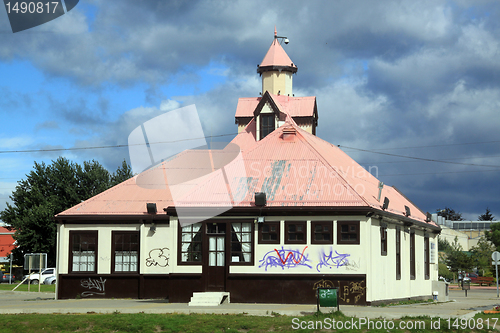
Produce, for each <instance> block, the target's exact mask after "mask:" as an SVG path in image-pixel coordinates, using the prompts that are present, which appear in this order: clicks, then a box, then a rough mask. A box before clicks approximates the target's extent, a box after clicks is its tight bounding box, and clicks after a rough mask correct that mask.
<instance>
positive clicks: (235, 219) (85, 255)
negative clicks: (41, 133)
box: [56, 33, 440, 305]
mask: <svg viewBox="0 0 500 333" xmlns="http://www.w3.org/2000/svg"><path fill="white" fill-rule="evenodd" d="M279 39H280V37H278V36H277V34H276V33H275V37H274V40H273V42H272V44H271V46H270V49H269V51H268V52H267V54H266V56H265V57H264V60H263V61H262V63H261V64H260V66H259V67H258V69H257V72H258V73H259V74H260V75H261V76H262V91H263V93H262V96H261V97H258V98H242V99H240V100H239V103H238V107H237V110H236V123H237V125H238V132H239V134H238V135H237V136H236V137H235V138H234V139H233V140H232V142H231V143H232V144H233V147H234V146H237V147H238V153H239V154H238V156H240V157H241V159H237V158H235V159H232V160H225V161H224V163H223V166H222V167H214V165H215V164H216V163H215V162H214V161H215V157H214V156H216V154H217V152H215V151H213V150H187V151H184V152H182V153H180V154H178V155H177V156H175V157H174V158H171V159H169V160H167V161H164V162H162V163H161V164H160V165H158V166H157V167H155V168H152V169H149V170H147V171H145V172H143V173H142V174H141V175H139V176H138V177H134V178H132V179H129V180H127V181H125V182H123V183H121V184H119V185H117V186H115V187H113V188H111V189H109V190H108V191H105V192H103V193H101V194H99V195H97V196H95V197H93V198H91V199H89V200H87V201H85V202H82V203H80V204H79V205H77V206H74V207H72V208H70V209H68V210H66V211H64V212H62V213H60V214H58V215H57V216H56V221H57V223H58V242H57V243H58V248H57V260H58V264H57V266H58V289H57V297H59V298H75V297H80V296H81V297H108V298H109V297H129V298H168V299H169V301H170V302H188V301H189V300H190V299H191V297H192V296H193V293H194V292H208V291H214V292H220V294H218V295H219V299H218V301H217V302H220V301H221V300H222V299H223V298H224V297H230V300H231V302H236V303H238V302H241V303H244V302H252V303H253V302H262V303H306V304H307V303H315V302H316V299H315V290H316V288H318V287H333V286H336V287H339V288H340V292H339V295H340V300H341V304H357V305H369V304H374V303H378V302H384V301H389V300H390V301H393V300H401V299H405V300H407V299H409V298H410V299H419V298H430V297H431V295H432V292H433V281H437V251H436V250H437V238H436V236H437V234H438V233H439V232H440V227H439V226H438V225H437V224H436V223H434V222H432V221H431V220H430V217H429V216H428V215H426V214H424V213H423V212H422V211H420V210H419V209H418V208H417V207H416V206H415V205H414V204H413V203H412V202H411V201H410V200H408V199H407V198H406V197H405V196H404V195H403V194H402V193H400V192H399V191H398V190H397V189H396V188H395V187H391V186H384V185H383V184H382V183H381V182H379V181H378V180H377V179H376V178H375V177H374V176H373V175H371V174H370V173H369V172H367V171H366V170H365V169H363V168H362V167H361V166H360V165H359V164H357V163H356V162H355V161H354V160H353V159H351V158H350V157H349V156H348V155H347V154H345V153H344V152H343V151H342V150H340V149H339V148H338V147H336V146H334V145H332V144H330V143H328V142H326V141H324V140H322V139H320V138H318V137H317V136H316V135H315V133H316V130H315V129H316V126H317V122H318V111H317V105H316V98H315V97H295V96H293V93H292V86H293V85H292V80H293V74H294V73H295V72H296V71H297V66H296V65H295V64H293V63H292V62H291V60H290V58H289V57H288V55H287V54H286V52H285V51H284V49H283V48H282V46H281V45H280V43H279ZM223 152H224V150H223ZM205 158H208V159H209V160H210V162H209V165H210V163H211V165H212V170H210V171H212V172H210V173H208V174H206V173H204V176H202V177H200V178H199V180H198V182H197V183H196V184H195V185H193V186H191V187H189V189H188V190H186V191H185V192H183V193H182V199H181V200H173V198H172V193H171V191H170V190H169V188H172V186H170V187H169V186H166V187H164V188H162V187H161V186H160V187H158V188H154V189H147V188H145V187H143V186H140V185H139V184H138V181H137V180H138V179H139V177H142V178H145V179H147V178H148V177H150V178H151V179H158V178H155V177H160V178H162V177H163V175H165V174H166V173H167V172H170V171H171V170H178V169H179V166H180V165H184V166H185V165H189V166H190V168H191V169H196V168H197V166H198V165H199V163H200V161H201V160H203V159H205ZM241 165H244V170H245V174H244V176H241V175H240V174H237V173H234V170H235V169H237V168H241ZM195 171H197V169H196V170H195ZM180 172H182V170H181V171H180ZM190 172H194V171H193V170H190ZM155 175H156V176H155ZM158 175H159V176H158ZM235 175H236V176H235ZM162 179H164V178H162ZM187 182H188V183H189V180H188V181H187ZM227 200H230V204H231V205H230V207H229V208H227V207H226V209H225V210H221V209H220V207H221V206H224V205H226V203H227ZM181 210H182V211H183V212H188V215H187V216H186V215H184V216H183V217H182V219H181V218H180V215H179V214H178V212H179V211H181ZM208 211H210V213H208V214H207V212H208ZM190 219H192V220H190ZM192 222H194V223H192ZM200 295H201V296H200ZM198 296H200V297H202V296H203V294H197V296H196V297H195V299H194V300H193V302H195V300H196V298H197V297H198Z"/></svg>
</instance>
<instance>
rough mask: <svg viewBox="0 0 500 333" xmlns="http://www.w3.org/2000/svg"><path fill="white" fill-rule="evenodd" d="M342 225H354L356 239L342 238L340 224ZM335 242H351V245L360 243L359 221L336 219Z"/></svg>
mask: <svg viewBox="0 0 500 333" xmlns="http://www.w3.org/2000/svg"><path fill="white" fill-rule="evenodd" d="M344 225H349V226H352V225H354V226H356V235H357V237H356V240H355V241H352V240H342V234H343V233H342V226H344ZM351 233H352V232H348V234H351ZM344 234H345V233H344ZM337 244H353V245H359V244H361V230H360V221H337Z"/></svg>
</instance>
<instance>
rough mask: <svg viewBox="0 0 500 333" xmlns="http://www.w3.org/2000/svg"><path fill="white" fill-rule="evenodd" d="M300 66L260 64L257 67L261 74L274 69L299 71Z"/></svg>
mask: <svg viewBox="0 0 500 333" xmlns="http://www.w3.org/2000/svg"><path fill="white" fill-rule="evenodd" d="M297 70H298V67H296V66H275V65H272V66H259V67H257V73H259V74H261V75H262V73H264V72H272V71H275V72H276V71H278V72H282V71H285V72H291V73H297Z"/></svg>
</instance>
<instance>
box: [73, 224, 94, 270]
mask: <svg viewBox="0 0 500 333" xmlns="http://www.w3.org/2000/svg"><path fill="white" fill-rule="evenodd" d="M82 234H87V235H93V236H95V253H94V270H92V271H74V270H73V242H74V240H73V236H75V235H82ZM98 251H99V232H98V231H97V230H70V231H69V258H68V272H69V273H70V274H85V273H93V274H97V259H98V258H99V256H98Z"/></svg>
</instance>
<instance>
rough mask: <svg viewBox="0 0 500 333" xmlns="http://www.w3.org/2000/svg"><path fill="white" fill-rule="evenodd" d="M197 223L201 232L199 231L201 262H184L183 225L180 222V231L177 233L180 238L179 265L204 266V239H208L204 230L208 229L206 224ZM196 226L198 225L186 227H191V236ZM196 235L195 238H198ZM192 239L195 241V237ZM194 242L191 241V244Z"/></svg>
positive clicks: (178, 239) (178, 242) (178, 244)
mask: <svg viewBox="0 0 500 333" xmlns="http://www.w3.org/2000/svg"><path fill="white" fill-rule="evenodd" d="M197 223H200V230H199V231H198V232H200V241H199V243H200V251H199V252H200V260H199V261H182V253H183V252H182V226H181V223H180V222H178V229H179V230H178V233H177V236H178V238H177V265H195V266H198V265H199V266H201V265H203V258H204V257H205V256H204V255H203V245H204V242H205V241H204V238H205V237H206V235H205V232H204V231H205V229H204V228H206V223H203V222H197ZM194 224H196V223H193V224H190V225H188V226H185V227H189V226H190V227H191V234H192V233H193V232H192V230H193V225H194ZM198 232H197V233H198ZM197 233H196V234H197ZM196 234H195V236H196ZM191 239H194V237H193V238H191ZM192 242H193V241H191V243H192ZM196 242H198V241H196Z"/></svg>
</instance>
